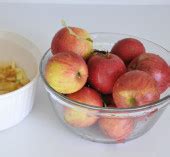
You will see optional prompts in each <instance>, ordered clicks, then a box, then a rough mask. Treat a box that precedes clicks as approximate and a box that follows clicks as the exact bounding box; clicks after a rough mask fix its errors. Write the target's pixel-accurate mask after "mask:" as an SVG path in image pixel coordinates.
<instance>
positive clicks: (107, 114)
mask: <svg viewBox="0 0 170 157" xmlns="http://www.w3.org/2000/svg"><path fill="white" fill-rule="evenodd" d="M91 35H92V39H93V41H94V49H99V50H107V51H110V50H111V48H112V46H113V45H114V44H115V43H116V42H117V41H118V40H120V39H123V38H129V37H134V36H131V35H125V34H118V33H92V34H91ZM134 38H136V39H139V40H140V41H141V42H142V43H143V44H144V46H145V48H146V50H147V52H152V53H155V54H158V55H160V56H161V57H163V58H164V59H165V60H166V61H167V63H168V64H170V53H169V52H168V51H167V50H166V49H164V48H163V47H161V46H160V45H158V44H155V43H153V42H151V41H148V40H145V39H142V38H138V37H134ZM51 56H52V53H51V51H50V49H49V50H48V51H47V52H46V53H45V54H44V56H43V57H42V60H41V64H40V73H41V77H42V80H43V82H44V84H45V88H46V91H47V92H48V95H49V99H50V101H51V103H52V105H53V107H54V110H55V111H56V114H57V116H58V117H59V118H60V120H61V121H62V122H63V123H64V124H65V125H66V126H67V128H68V129H69V130H71V131H72V132H74V133H76V134H77V135H80V136H81V137H83V138H85V139H88V140H91V141H95V142H101V143H119V142H126V141H129V140H132V139H135V138H137V137H140V136H142V135H143V134H145V133H146V132H147V131H148V130H150V129H151V128H152V126H153V125H154V124H155V123H156V122H157V121H158V119H159V117H160V116H161V115H162V113H163V111H164V110H165V109H166V107H167V105H168V104H169V103H170V95H169V92H170V90H169V89H168V90H166V91H165V92H164V93H163V94H162V95H161V99H160V100H159V101H158V102H156V103H153V104H150V105H147V106H142V107H135V108H127V109H118V108H106V107H105V108H102V107H92V106H89V105H86V104H82V103H78V102H75V101H73V100H70V99H68V98H67V97H66V96H64V95H62V94H59V93H57V92H56V91H55V90H53V88H51V87H50V86H49V85H48V83H47V81H46V80H45V77H44V69H45V65H46V63H47V61H48V59H49V58H50V57H51ZM66 108H67V109H68V108H69V109H70V110H77V112H80V113H82V114H84V113H85V114H86V115H87V116H88V117H91V118H95V119H97V121H96V123H95V124H93V125H92V126H90V127H86V128H77V127H73V126H71V125H69V124H68V123H67V122H66V121H65V109H66ZM101 119H102V120H103V119H105V120H106V121H107V120H108V121H109V120H111V121H113V123H112V122H110V123H108V126H109V125H110V128H108V127H107V126H106V127H105V129H101V127H100V126H101V125H99V123H100V124H101V121H102V120H101ZM113 125H114V126H113Z"/></svg>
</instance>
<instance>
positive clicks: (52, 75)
mask: <svg viewBox="0 0 170 157" xmlns="http://www.w3.org/2000/svg"><path fill="white" fill-rule="evenodd" d="M87 77H88V69H87V65H86V63H85V61H84V60H83V58H82V57H81V56H79V55H77V54H75V53H67V52H62V53H57V54H56V55H54V56H52V57H51V58H50V59H49V60H48V62H47V64H46V66H45V78H46V81H47V82H48V84H49V85H50V86H51V87H52V88H53V89H54V90H55V91H57V92H59V93H63V94H70V93H74V92H76V91H78V90H80V89H81V88H82V87H83V86H84V85H85V83H86V81H87Z"/></svg>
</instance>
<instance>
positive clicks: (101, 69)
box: [87, 52, 126, 94]
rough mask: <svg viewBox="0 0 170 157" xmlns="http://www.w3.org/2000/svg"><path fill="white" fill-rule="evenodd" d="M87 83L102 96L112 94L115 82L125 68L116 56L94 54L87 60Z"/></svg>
mask: <svg viewBox="0 0 170 157" xmlns="http://www.w3.org/2000/svg"><path fill="white" fill-rule="evenodd" d="M87 65H88V71H89V77H88V82H89V83H90V84H91V85H92V86H93V87H94V88H95V89H96V90H98V91H99V92H101V93H103V94H110V93H112V88H113V85H114V83H115V82H116V80H117V79H118V78H119V77H120V76H121V75H122V74H124V73H125V72H126V66H125V64H124V63H123V61H122V60H121V59H120V58H119V57H118V56H116V55H114V54H111V53H108V52H106V53H105V54H104V53H100V52H98V53H95V54H93V55H92V56H91V57H90V58H89V60H88V63H87Z"/></svg>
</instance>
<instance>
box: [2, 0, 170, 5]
mask: <svg viewBox="0 0 170 157" xmlns="http://www.w3.org/2000/svg"><path fill="white" fill-rule="evenodd" d="M0 2H10V3H12V2H19V3H24V2H27V3H50V2H51V3H61V4H121V5H122V4H123V5H124V4H125V5H127V4H128V5H129V4H131V5H136V4H156V5H160V4H170V0H0Z"/></svg>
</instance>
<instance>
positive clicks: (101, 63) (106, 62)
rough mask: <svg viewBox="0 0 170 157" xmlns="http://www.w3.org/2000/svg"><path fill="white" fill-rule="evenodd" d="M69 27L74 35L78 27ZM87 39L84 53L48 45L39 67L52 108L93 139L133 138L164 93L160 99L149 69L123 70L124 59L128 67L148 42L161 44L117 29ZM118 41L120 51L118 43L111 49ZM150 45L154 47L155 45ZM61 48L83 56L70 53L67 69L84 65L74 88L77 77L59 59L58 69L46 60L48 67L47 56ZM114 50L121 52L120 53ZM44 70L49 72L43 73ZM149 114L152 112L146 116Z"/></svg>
mask: <svg viewBox="0 0 170 157" xmlns="http://www.w3.org/2000/svg"><path fill="white" fill-rule="evenodd" d="M67 29H68V28H67ZM70 29H71V32H72V33H71V34H74V35H73V36H74V37H76V36H77V35H78V33H77V32H76V31H75V30H74V29H73V28H72V27H69V30H70ZM69 30H68V32H69ZM59 32H60V31H59ZM57 33H58V32H57ZM78 36H79V35H78ZM129 38H130V39H129ZM92 40H93V47H94V48H95V50H93V52H92V53H90V54H89V55H88V57H87V58H86V57H84V56H83V55H79V54H78V53H77V52H76V51H72V52H70V51H69V50H65V51H63V50H62V51H60V52H57V53H54V52H52V53H50V52H51V51H49V52H47V53H46V54H45V55H44V57H43V59H42V62H41V68H40V69H41V70H42V72H41V74H42V75H41V76H42V77H43V79H45V81H44V82H45V84H46V87H47V89H48V90H47V91H48V92H49V96H50V98H51V99H52V100H53V101H52V102H53V105H54V106H55V110H57V113H58V116H59V117H60V119H61V120H62V121H63V122H64V123H66V124H67V126H69V128H70V129H71V130H73V131H74V132H76V133H77V134H79V135H81V136H82V137H85V138H88V139H90V140H92V141H99V142H106V143H118V142H126V141H128V140H131V139H133V138H137V137H139V136H141V135H142V134H144V133H145V132H146V131H147V130H149V129H150V128H151V126H152V125H153V124H154V123H155V122H156V121H157V119H156V117H158V116H159V115H160V114H161V113H162V112H161V111H162V110H163V109H165V108H164V107H165V106H167V104H168V99H169V97H168V96H167V97H164V99H162V97H160V92H159V89H158V82H157V81H155V79H154V77H153V76H152V75H151V74H150V73H148V72H147V71H145V70H142V69H137V68H134V69H129V71H128V70H127V69H126V66H125V65H127V64H128V65H129V67H130V65H131V64H132V63H133V61H134V60H135V59H136V58H138V57H140V56H141V55H144V54H148V53H147V52H149V49H150V47H148V46H147V45H149V46H153V47H154V46H155V47H157V48H158V50H159V48H161V47H159V46H158V45H156V44H155V45H154V44H153V43H152V42H149V41H147V40H143V39H139V38H137V39H135V38H132V37H130V36H127V35H120V34H109V33H104V34H103V33H97V34H94V37H93V34H92ZM122 40H123V41H125V42H123V43H124V44H123V45H122V46H120V45H121V44H120V45H119V44H118V43H122V42H121V41H122ZM101 41H102V42H101ZM119 41H120V42H119ZM148 42H149V44H147V43H148ZM64 43H65V45H69V44H71V46H68V47H76V44H77V43H76V42H75V43H74V42H72V43H70V42H69V40H65V41H64ZM106 43H109V44H106ZM111 43H112V45H111ZM114 43H116V44H114ZM102 44H103V45H102ZM117 44H118V46H120V47H119V49H120V50H123V51H120V52H119V51H118V50H119V49H117V52H115V48H114V47H117V46H116V45H117ZM101 45H102V46H101ZM145 45H146V47H145ZM101 47H102V48H103V49H101ZM110 47H112V49H110ZM151 48H152V47H151ZM113 50H114V51H113ZM153 50H154V51H155V52H156V51H157V49H156V48H155V49H153ZM162 51H164V53H165V54H166V55H167V56H168V55H169V54H168V53H166V51H165V50H163V49H162ZM156 53H159V52H156ZM61 54H75V55H77V56H79V60H81V61H82V60H83V61H82V62H83V66H82V64H80V63H82V62H79V61H76V60H74V61H73V60H71V59H70V60H71V61H70V62H69V64H68V65H69V66H67V68H68V69H79V68H80V67H81V66H82V67H86V68H82V69H86V70H84V72H86V75H85V76H86V77H85V79H84V80H83V81H82V82H83V83H80V84H81V85H80V84H79V86H78V87H79V88H73V87H77V85H75V84H76V83H73V82H74V81H75V80H77V79H76V76H77V75H76V74H77V72H78V71H77V70H73V71H72V72H69V73H68V74H69V75H63V73H62V72H63V71H64V69H65V66H64V65H62V66H61V67H62V69H61V73H59V72H58V66H51V67H53V68H52V72H50V71H48V70H47V69H48V67H49V65H50V64H51V61H50V60H51V58H56V60H57V58H58V55H59V56H60V55H61ZM119 54H123V55H122V56H123V57H122V56H121V55H119ZM66 56H67V55H65V56H64V57H63V59H62V61H63V62H62V63H64V64H67V62H68V59H67V57H66ZM160 56H161V53H160ZM80 58H81V59H80ZM169 62H170V61H169ZM167 64H168V63H167ZM53 65H54V64H53ZM148 66H152V65H151V64H150V65H148ZM129 67H128V68H129ZM75 71H76V72H75ZM47 73H48V74H50V75H48V76H47ZM51 73H52V75H51ZM70 74H72V75H70ZM55 77H56V79H55V80H54V81H53V83H52V84H51V83H50V81H49V80H50V79H53V78H55ZM71 80H72V81H73V82H71ZM63 81H65V82H64V85H62V84H61V83H62V82H63ZM56 82H58V85H57V86H60V87H61V88H63V87H67V90H69V92H63V91H60V90H58V89H57V88H55V87H56V86H55V84H56ZM168 85H169V84H168ZM49 87H52V88H49ZM73 89H74V90H73ZM75 89H76V90H75ZM166 94H167V93H166ZM161 103H162V104H161ZM158 106H159V108H158ZM153 114H154V115H156V116H149V115H153ZM142 116H144V117H145V116H147V117H148V118H150V117H152V119H151V121H149V120H146V121H142V122H141V120H140V118H141V117H142ZM154 118H155V119H154ZM141 123H142V124H141Z"/></svg>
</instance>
